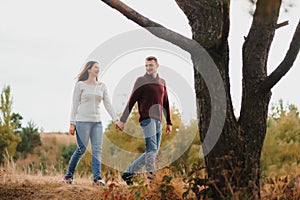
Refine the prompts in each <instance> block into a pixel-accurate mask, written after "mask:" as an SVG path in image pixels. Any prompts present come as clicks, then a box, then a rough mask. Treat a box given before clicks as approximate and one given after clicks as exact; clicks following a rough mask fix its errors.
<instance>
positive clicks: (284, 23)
mask: <svg viewBox="0 0 300 200" xmlns="http://www.w3.org/2000/svg"><path fill="white" fill-rule="evenodd" d="M287 25H289V21H285V22H281V23H280V24H277V26H276V29H279V28H281V27H284V26H287Z"/></svg>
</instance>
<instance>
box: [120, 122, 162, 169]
mask: <svg viewBox="0 0 300 200" xmlns="http://www.w3.org/2000/svg"><path fill="white" fill-rule="evenodd" d="M140 125H141V127H142V129H143V134H144V138H145V142H146V151H145V152H144V153H143V154H142V155H140V156H139V157H138V158H137V159H136V160H135V161H133V163H132V164H131V165H130V166H129V167H128V169H127V170H126V171H125V173H130V174H133V173H136V172H142V168H143V167H144V166H146V170H147V172H153V173H154V174H155V171H156V167H155V158H156V155H157V153H158V150H159V146H160V142H161V134H162V133H161V122H160V121H159V120H157V119H153V118H149V119H144V120H142V121H141V122H140Z"/></svg>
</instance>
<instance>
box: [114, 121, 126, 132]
mask: <svg viewBox="0 0 300 200" xmlns="http://www.w3.org/2000/svg"><path fill="white" fill-rule="evenodd" d="M115 126H116V129H118V130H120V131H123V130H124V126H125V124H124V123H123V122H121V121H119V120H117V121H115Z"/></svg>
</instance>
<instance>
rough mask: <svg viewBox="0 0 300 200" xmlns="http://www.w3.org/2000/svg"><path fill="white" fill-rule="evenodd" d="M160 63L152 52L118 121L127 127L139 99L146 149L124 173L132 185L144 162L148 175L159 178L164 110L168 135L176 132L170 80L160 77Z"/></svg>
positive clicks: (122, 127)
mask: <svg viewBox="0 0 300 200" xmlns="http://www.w3.org/2000/svg"><path fill="white" fill-rule="evenodd" d="M158 67H159V64H158V61H157V58H156V57H154V56H149V57H147V58H146V74H145V75H144V76H141V77H139V78H138V79H137V80H136V82H135V84H134V88H133V90H132V93H131V96H130V98H129V100H128V103H127V106H126V108H125V109H124V111H123V113H122V116H121V118H120V121H119V122H118V123H117V124H116V128H118V129H120V130H123V129H124V123H125V122H126V120H127V118H128V116H129V114H130V112H131V110H132V108H133V106H134V104H135V102H137V103H138V110H139V114H140V118H139V122H140V125H141V127H142V130H143V134H144V138H145V142H146V150H145V152H144V153H143V154H142V155H140V156H139V157H138V158H137V159H136V160H135V161H134V162H133V163H132V164H131V165H130V166H129V167H128V168H127V170H126V171H125V172H124V173H123V175H122V178H123V180H124V181H126V183H127V184H128V185H130V184H132V183H133V182H132V177H133V176H134V174H135V173H136V172H140V171H141V169H142V167H143V166H146V170H147V172H148V173H147V174H148V179H150V180H152V179H153V178H155V172H156V168H155V157H156V155H157V152H158V149H159V146H160V142H161V132H162V131H161V128H162V125H161V122H162V112H164V115H165V117H166V122H167V127H166V135H169V134H170V133H171V132H172V122H171V113H170V107H169V99H168V93H167V89H166V82H165V80H164V79H162V78H160V77H159V75H158V73H157V69H158Z"/></svg>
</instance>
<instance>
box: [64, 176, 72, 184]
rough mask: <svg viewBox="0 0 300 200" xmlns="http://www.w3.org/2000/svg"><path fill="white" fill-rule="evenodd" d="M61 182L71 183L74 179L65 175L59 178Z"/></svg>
mask: <svg viewBox="0 0 300 200" xmlns="http://www.w3.org/2000/svg"><path fill="white" fill-rule="evenodd" d="M61 182H62V183H66V184H73V183H74V179H73V178H72V177H67V176H65V177H64V178H63V179H61Z"/></svg>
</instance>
